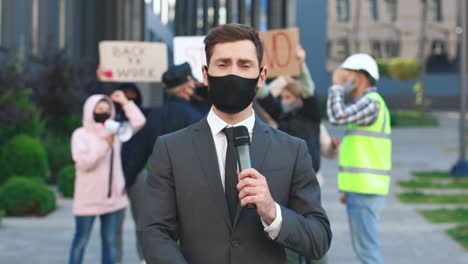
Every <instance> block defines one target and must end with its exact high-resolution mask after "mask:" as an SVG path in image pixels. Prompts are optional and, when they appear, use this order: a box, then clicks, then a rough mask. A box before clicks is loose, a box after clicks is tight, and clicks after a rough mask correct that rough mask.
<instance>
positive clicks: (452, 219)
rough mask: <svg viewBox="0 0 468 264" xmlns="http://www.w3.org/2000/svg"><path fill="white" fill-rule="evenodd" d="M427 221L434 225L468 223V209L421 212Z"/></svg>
mask: <svg viewBox="0 0 468 264" xmlns="http://www.w3.org/2000/svg"><path fill="white" fill-rule="evenodd" d="M419 212H420V213H421V214H422V215H423V216H424V217H425V218H426V219H427V220H429V221H430V222H433V223H467V224H468V209H462V208H459V209H453V210H452V209H437V210H422V211H419Z"/></svg>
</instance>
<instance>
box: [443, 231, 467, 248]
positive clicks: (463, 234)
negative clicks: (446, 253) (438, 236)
mask: <svg viewBox="0 0 468 264" xmlns="http://www.w3.org/2000/svg"><path fill="white" fill-rule="evenodd" d="M447 233H448V234H449V235H450V236H451V237H452V238H453V239H455V240H456V241H458V243H460V244H461V245H462V246H463V247H464V248H465V249H466V250H468V225H463V226H459V227H455V228H452V229H449V230H448V231H447Z"/></svg>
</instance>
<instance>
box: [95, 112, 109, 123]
mask: <svg viewBox="0 0 468 264" xmlns="http://www.w3.org/2000/svg"><path fill="white" fill-rule="evenodd" d="M109 118H110V114H109V113H94V121H96V122H97V123H104V121H106V120H107V119H109Z"/></svg>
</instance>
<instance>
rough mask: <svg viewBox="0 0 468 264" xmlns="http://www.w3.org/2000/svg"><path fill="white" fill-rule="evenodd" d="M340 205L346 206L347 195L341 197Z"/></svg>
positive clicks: (343, 194)
mask: <svg viewBox="0 0 468 264" xmlns="http://www.w3.org/2000/svg"><path fill="white" fill-rule="evenodd" d="M340 203H342V204H346V193H342V194H341V195H340Z"/></svg>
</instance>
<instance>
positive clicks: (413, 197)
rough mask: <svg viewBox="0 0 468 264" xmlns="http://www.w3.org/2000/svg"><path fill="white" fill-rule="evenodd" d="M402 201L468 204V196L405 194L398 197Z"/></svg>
mask: <svg viewBox="0 0 468 264" xmlns="http://www.w3.org/2000/svg"><path fill="white" fill-rule="evenodd" d="M397 197H398V198H399V199H400V201H402V202H405V203H418V204H426V203H433V204H468V194H443V195H442V194H440V195H433V194H424V193H421V192H404V193H400V194H398V195H397Z"/></svg>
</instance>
